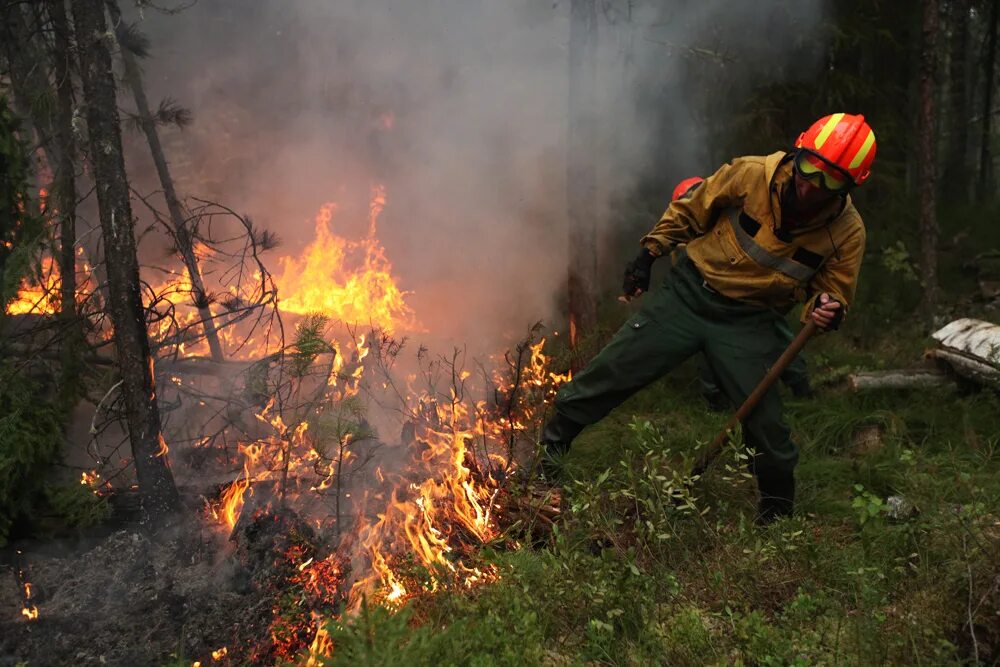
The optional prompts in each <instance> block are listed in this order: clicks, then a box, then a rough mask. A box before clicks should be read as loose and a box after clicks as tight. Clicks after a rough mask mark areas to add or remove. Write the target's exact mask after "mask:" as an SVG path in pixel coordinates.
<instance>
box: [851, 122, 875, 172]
mask: <svg viewBox="0 0 1000 667" xmlns="http://www.w3.org/2000/svg"><path fill="white" fill-rule="evenodd" d="M874 145H875V133H874V132H872V131H871V130H868V136H867V137H865V142H864V143H863V144H861V148H859V149H858V153H857V155H855V156H854V159H853V160H851V164H850V165H848V167H847V168H848V169H857V168H858V167H860V166H861V163H862V162H864V161H865V158H866V157H868V154H869V153H871V151H872V146H874Z"/></svg>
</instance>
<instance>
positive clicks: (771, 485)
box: [756, 470, 795, 526]
mask: <svg viewBox="0 0 1000 667" xmlns="http://www.w3.org/2000/svg"><path fill="white" fill-rule="evenodd" d="M756 476H757V488H758V490H759V491H760V504H759V505H758V506H757V523H758V524H760V525H762V526H764V525H767V524H769V523H772V522H774V521H777V520H778V519H780V518H782V517H786V516H791V515H792V509H793V508H794V506H795V474H794V473H793V472H792V471H791V470H788V471H783V470H768V471H761V470H758V471H756Z"/></svg>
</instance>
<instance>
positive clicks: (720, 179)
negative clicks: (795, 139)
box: [642, 152, 865, 320]
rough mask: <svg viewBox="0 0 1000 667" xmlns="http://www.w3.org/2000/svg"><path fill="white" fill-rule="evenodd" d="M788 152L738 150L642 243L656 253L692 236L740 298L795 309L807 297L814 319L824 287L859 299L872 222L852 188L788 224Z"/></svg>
mask: <svg viewBox="0 0 1000 667" xmlns="http://www.w3.org/2000/svg"><path fill="white" fill-rule="evenodd" d="M786 157H787V155H786V154H785V153H784V152H778V153H773V154H771V155H768V156H753V157H741V158H736V159H735V160H733V161H732V162H730V163H729V164H727V165H723V166H722V167H721V168H720V169H719V170H718V171H717V172H715V174H713V175H712V176H710V177H708V178H707V179H706V180H705V182H704V183H702V185H701V186H700V187H698V188H696V189H695V190H694V192H692V193H691V196H690V197H688V198H686V199H679V200H677V201H675V202H671V204H670V207H669V208H668V209H667V210H666V212H665V213H664V214H663V217H662V218H661V219H660V221H659V222H658V223H657V224H656V226H655V227H654V228H653V230H652V231H651V232H650V233H649V234H647V235H646V236H644V237H643V238H642V243H643V244H644V245H645V246H646V247H647V248H649V249H650V250H651V251H652V252H653V253H654V254H656V253H663V252H669V251H670V250H671V249H673V248H674V247H675V246H677V245H678V244H682V243H686V244H687V254H688V256H689V257H690V258H691V260H692V261H693V262H694V264H695V266H696V267H698V270H699V271H700V272H701V274H702V276H703V277H704V278H705V282H706V283H708V285H709V286H710V287H712V288H713V289H715V290H716V291H718V292H719V293H721V294H724V295H725V296H727V297H730V298H732V299H738V300H740V301H746V302H749V303H756V304H759V305H762V306H766V307H769V308H775V309H776V310H779V311H781V312H787V311H788V310H789V309H790V308H791V307H792V306H793V305H794V304H795V303H798V302H806V303H807V307H806V308H805V309H803V314H802V318H803V320H805V319H806V317H807V316H808V313H809V311H810V310H811V305H812V303H813V302H814V301H815V299H816V296H818V295H819V294H822V293H823V292H827V293H829V294H830V295H831V296H832V297H833V298H835V299H837V300H838V301H840V302H841V303H842V304H844V307H845V308H846V307H848V306H849V305H850V304H851V303H852V302H853V300H854V291H855V288H856V287H857V281H858V272H859V270H860V269H861V260H862V257H863V255H864V248H865V227H864V223H863V222H862V221H861V216H860V215H858V212H857V209H855V208H854V204H853V203H852V202H851V198H850V196H847V197H844V198H840V197H838V198H836V199H835V200H834V201H832V202H831V204H830V205H829V206H828V207H827V208H826V209H824V210H822V211H820V212H819V214H817V215H816V216H815V217H814V218H813V219H812V220H810V221H808V222H806V223H798V224H796V225H795V227H794V228H790V229H789V228H787V227H788V226H787V225H786V226H785V227H784V228H783V227H782V224H781V203H780V196H781V193H783V192H784V191H785V187H786V185H791V183H790V182H791V180H792V178H793V176H792V165H791V162H790V160H788V159H786Z"/></svg>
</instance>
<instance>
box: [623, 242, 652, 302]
mask: <svg viewBox="0 0 1000 667" xmlns="http://www.w3.org/2000/svg"><path fill="white" fill-rule="evenodd" d="M655 260H656V255H654V254H653V253H651V252H649V249H648V248H646V247H643V249H642V250H641V251H640V252H639V254H638V256H636V258H635V259H633V260H632V261H631V262H629V263H628V264H627V265H626V266H625V281H624V282H623V283H622V291H624V292H625V296H627V297H633V296H635V295H636V294H635V293H636V291H637V290H642V291H643V292H648V291H649V277H650V275H651V274H652V272H653V262H654V261H655Z"/></svg>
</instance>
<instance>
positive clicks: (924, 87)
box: [917, 0, 939, 321]
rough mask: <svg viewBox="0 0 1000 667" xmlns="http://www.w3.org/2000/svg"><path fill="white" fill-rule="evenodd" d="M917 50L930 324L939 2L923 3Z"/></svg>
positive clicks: (934, 287)
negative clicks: (920, 36)
mask: <svg viewBox="0 0 1000 667" xmlns="http://www.w3.org/2000/svg"><path fill="white" fill-rule="evenodd" d="M923 9H924V18H923V30H922V32H923V35H922V42H921V48H920V115H919V117H918V120H917V165H918V181H919V183H920V270H921V274H922V276H923V287H924V294H923V311H924V315H925V317H926V318H927V319H928V321H930V319H931V318H932V317H933V315H934V312H935V310H936V308H937V296H938V294H937V293H938V284H937V237H938V225H937V167H936V163H935V159H936V155H935V150H934V147H935V136H934V125H935V108H934V94H935V93H934V91H935V87H934V79H935V73H936V69H937V52H936V49H937V36H938V24H939V19H938V9H939V8H938V0H924V7H923Z"/></svg>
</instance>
